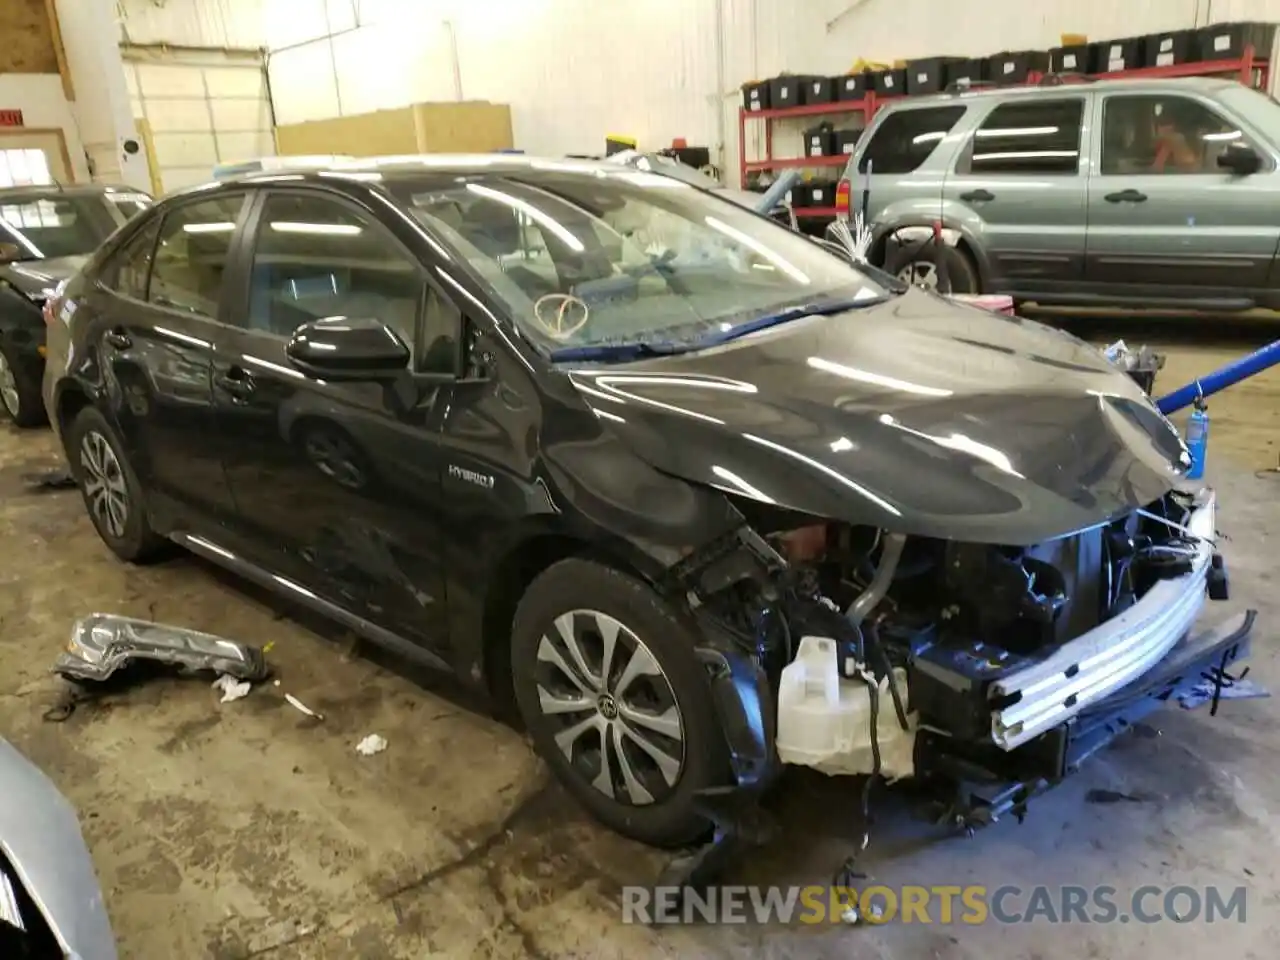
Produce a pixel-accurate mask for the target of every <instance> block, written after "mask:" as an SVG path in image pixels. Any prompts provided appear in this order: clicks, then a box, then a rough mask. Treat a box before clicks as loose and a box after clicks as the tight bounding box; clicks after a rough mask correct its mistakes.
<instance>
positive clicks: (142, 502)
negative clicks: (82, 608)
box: [67, 407, 165, 563]
mask: <svg viewBox="0 0 1280 960" xmlns="http://www.w3.org/2000/svg"><path fill="white" fill-rule="evenodd" d="M67 457H68V459H69V460H70V462H71V471H72V473H73V474H74V475H75V478H76V482H77V483H78V484H79V486H80V493H81V495H82V496H83V497H84V505H85V508H86V509H87V510H88V511H89V519H90V520H91V521H92V522H93V526H94V529H95V530H97V531H98V536H99V537H101V538H102V542H103V543H105V544H106V545H107V546H108V547H110V548H111V550H112V552H113V553H115V555H116V556H118V557H119V558H120V559H121V560H129V561H133V562H135V563H140V562H143V561H145V560H148V559H150V558H152V557H154V556H156V555H157V554H158V553H159V552H160V550H161V548H162V547H163V546H164V542H165V541H164V540H163V539H162V538H161V537H159V536H158V535H157V534H156V533H155V531H154V530H152V529H151V524H150V523H149V522H148V520H147V508H146V497H145V495H144V492H143V489H142V484H141V483H140V482H139V481H138V475H137V474H136V473H135V472H134V470H133V468H132V467H131V466H130V465H129V461H128V459H127V458H126V457H125V455H124V444H122V443H121V442H120V438H119V436H118V435H117V434H116V431H115V429H114V428H113V427H112V426H111V424H110V423H109V422H107V418H106V417H104V416H103V415H102V414H101V413H99V412H98V411H97V410H96V409H95V408H94V407H85V408H84V409H83V410H81V411H80V413H79V414H77V415H76V418H75V420H74V421H72V424H71V430H70V431H69V432H68V435H67Z"/></svg>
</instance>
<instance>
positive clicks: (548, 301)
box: [533, 293, 591, 341]
mask: <svg viewBox="0 0 1280 960" xmlns="http://www.w3.org/2000/svg"><path fill="white" fill-rule="evenodd" d="M590 316H591V310H590V308H589V307H588V306H587V305H586V303H585V302H584V301H583V300H580V299H579V298H578V297H575V296H573V295H571V294H568V293H548V294H547V295H546V296H544V297H539V298H538V299H537V301H535V302H534V304H533V317H534V319H535V320H537V321H538V326H540V327H542V329H543V330H545V331H546V333H547V335H548V336H549V337H551V338H552V339H553V340H561V341H563V340H568V339H569V338H570V337H572V336H573V335H574V334H575V333H577V332H578V331H579V330H581V329H582V328H583V327H585V326H586V325H587V319H588V318H589V317H590Z"/></svg>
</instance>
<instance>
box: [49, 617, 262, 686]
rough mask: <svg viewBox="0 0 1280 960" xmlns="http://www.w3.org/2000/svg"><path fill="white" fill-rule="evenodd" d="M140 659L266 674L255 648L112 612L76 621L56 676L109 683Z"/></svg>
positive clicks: (255, 676)
mask: <svg viewBox="0 0 1280 960" xmlns="http://www.w3.org/2000/svg"><path fill="white" fill-rule="evenodd" d="M136 660H150V661H153V662H157V663H167V664H173V665H175V666H180V667H183V668H185V669H187V670H212V671H216V672H217V673H220V674H221V673H225V674H230V675H231V676H233V677H236V678H237V679H240V680H261V679H263V678H264V677H265V676H266V675H267V663H266V660H265V659H264V658H263V656H262V651H261V650H259V649H258V648H257V647H253V646H250V645H249V644H245V643H237V642H236V641H234V640H227V639H226V638H225V637H218V636H214V635H213V634H211V633H200V632H198V631H195V630H187V629H184V628H182V627H173V626H167V625H165V624H161V623H152V622H151V621H150V620H135V619H132V618H130V617H121V616H116V615H114V614H109V613H94V614H91V615H89V616H87V617H84V618H83V619H81V620H78V621H76V624H75V626H74V627H72V628H71V639H70V640H69V641H68V643H67V648H66V651H65V652H63V653H62V655H61V656H59V657H58V660H57V662H56V663H55V664H54V665H53V672H54V673H56V674H58V675H60V676H62V677H65V678H67V679H68V680H106V679H107V678H108V677H110V676H111V675H112V674H113V673H115V672H116V671H117V670H119V669H120V668H121V667H123V666H126V665H127V664H129V663H130V662H132V661H136Z"/></svg>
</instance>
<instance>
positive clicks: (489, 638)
mask: <svg viewBox="0 0 1280 960" xmlns="http://www.w3.org/2000/svg"><path fill="white" fill-rule="evenodd" d="M570 558H578V559H582V560H591V561H594V562H596V563H599V564H601V565H602V566H606V567H611V568H613V569H615V570H618V571H619V572H621V573H626V574H629V575H631V576H634V577H636V578H638V579H640V580H643V581H644V582H646V583H649V584H653V583H654V582H655V577H656V575H657V571H656V569H655V568H654V567H653V564H652V563H651V562H646V558H644V557H642V556H640V555H637V554H636V553H635V552H633V551H632V550H629V549H626V545H625V544H623V545H619V544H615V543H606V544H602V543H600V541H598V540H588V539H587V538H586V537H583V536H580V535H578V534H575V533H573V532H569V531H563V530H541V531H538V532H535V533H532V534H530V535H529V536H526V537H524V538H522V539H520V540H519V541H517V542H516V543H514V544H513V545H512V546H511V547H509V548H508V549H507V551H506V552H505V553H504V554H503V555H502V557H501V559H500V560H499V561H498V562H497V564H496V565H495V566H494V568H493V571H492V573H491V574H490V576H489V577H488V578H487V585H486V589H485V592H484V599H483V602H482V604H481V610H480V637H481V650H480V654H481V668H482V669H483V671H484V686H485V689H486V691H487V692H488V694H489V696H490V698H491V700H492V701H493V703H494V704H495V705H496V706H498V707H499V708H500V709H501V710H503V711H507V710H512V711H513V710H514V706H515V692H514V690H513V689H512V686H511V626H512V623H513V622H514V620H515V615H516V608H517V607H518V606H519V605H520V601H521V600H522V599H523V598H524V595H525V593H526V592H527V591H528V589H529V586H530V585H531V584H532V583H533V581H534V580H536V579H537V578H538V576H539V575H541V574H542V573H543V572H545V571H546V570H548V569H550V568H551V567H552V566H554V565H555V564H557V563H559V562H560V561H562V560H568V559H570Z"/></svg>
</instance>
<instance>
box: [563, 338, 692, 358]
mask: <svg viewBox="0 0 1280 960" xmlns="http://www.w3.org/2000/svg"><path fill="white" fill-rule="evenodd" d="M696 349H697V345H696V344H694V343H672V342H670V341H661V340H660V341H652V340H639V341H636V342H635V343H586V344H583V345H582V346H580V347H561V348H560V349H559V350H552V351H551V362H552V363H565V362H575V363H602V362H609V361H627V360H641V359H643V358H645V357H670V356H673V355H675V354H677V353H684V352H685V351H686V350H696Z"/></svg>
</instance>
